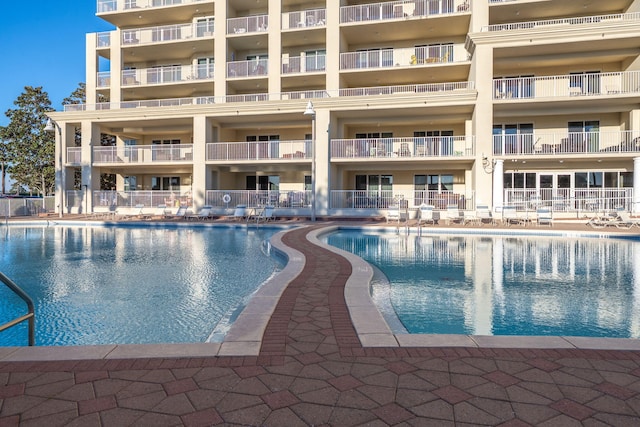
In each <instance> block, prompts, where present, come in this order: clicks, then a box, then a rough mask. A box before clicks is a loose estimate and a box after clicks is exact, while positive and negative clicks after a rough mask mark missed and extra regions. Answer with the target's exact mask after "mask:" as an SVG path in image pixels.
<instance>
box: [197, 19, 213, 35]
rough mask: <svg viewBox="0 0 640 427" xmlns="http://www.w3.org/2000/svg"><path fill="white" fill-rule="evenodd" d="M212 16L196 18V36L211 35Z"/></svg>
mask: <svg viewBox="0 0 640 427" xmlns="http://www.w3.org/2000/svg"><path fill="white" fill-rule="evenodd" d="M214 21H215V19H214V18H213V17H207V18H198V19H196V37H209V36H212V35H213V30H214Z"/></svg>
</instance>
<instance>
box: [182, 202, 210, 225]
mask: <svg viewBox="0 0 640 427" xmlns="http://www.w3.org/2000/svg"><path fill="white" fill-rule="evenodd" d="M212 209H213V207H212V206H208V205H206V206H203V207H202V209H200V212H198V213H197V214H192V215H186V217H185V218H187V219H197V220H201V221H202V220H205V219H207V218H209V217H210V216H211V210H212Z"/></svg>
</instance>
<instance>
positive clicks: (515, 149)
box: [493, 131, 640, 156]
mask: <svg viewBox="0 0 640 427" xmlns="http://www.w3.org/2000/svg"><path fill="white" fill-rule="evenodd" d="M639 152H640V132H639V131H617V132H565V133H550V134H544V133H537V132H534V133H523V134H519V135H493V154H494V155H495V156H503V155H550V154H551V155H553V154H558V155H560V154H562V155H564V154H603V153H639Z"/></svg>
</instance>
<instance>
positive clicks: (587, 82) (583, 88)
mask: <svg viewBox="0 0 640 427" xmlns="http://www.w3.org/2000/svg"><path fill="white" fill-rule="evenodd" d="M569 74H570V78H569V94H570V95H584V94H594V93H596V94H597V93H600V71H581V72H577V73H569ZM572 88H575V89H577V91H572V90H571V89H572Z"/></svg>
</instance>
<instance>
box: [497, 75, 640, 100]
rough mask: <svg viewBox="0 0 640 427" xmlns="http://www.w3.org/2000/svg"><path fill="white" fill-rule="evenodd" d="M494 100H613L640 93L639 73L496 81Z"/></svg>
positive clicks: (521, 78)
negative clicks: (558, 98)
mask: <svg viewBox="0 0 640 427" xmlns="http://www.w3.org/2000/svg"><path fill="white" fill-rule="evenodd" d="M493 89H494V91H493V97H494V99H538V98H554V97H581V96H603V95H604V96H614V95H625V94H638V93H640V71H622V72H614V73H585V74H567V75H561V76H541V77H518V78H506V79H494V81H493Z"/></svg>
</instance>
